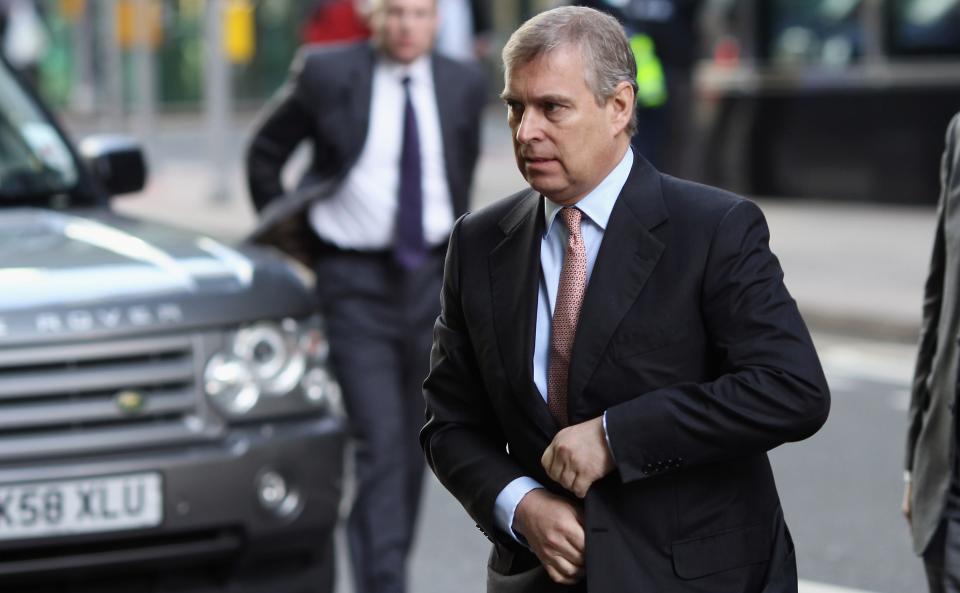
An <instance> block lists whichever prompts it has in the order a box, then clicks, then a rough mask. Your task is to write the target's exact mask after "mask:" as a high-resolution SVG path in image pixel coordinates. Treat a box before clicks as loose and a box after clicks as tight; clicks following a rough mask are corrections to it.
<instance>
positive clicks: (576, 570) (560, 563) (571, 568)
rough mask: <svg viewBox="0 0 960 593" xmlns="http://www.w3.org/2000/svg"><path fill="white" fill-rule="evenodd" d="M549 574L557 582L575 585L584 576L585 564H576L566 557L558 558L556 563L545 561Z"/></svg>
mask: <svg viewBox="0 0 960 593" xmlns="http://www.w3.org/2000/svg"><path fill="white" fill-rule="evenodd" d="M544 568H546V569H547V575H548V576H549V577H550V580H552V581H553V582H555V583H560V584H561V585H575V584H576V583H577V582H579V581H580V579H582V578H583V566H582V565H581V566H576V565H574V564H573V563H571V562H569V561H568V560H566V559H565V558H556V562H555V563H545V564H544Z"/></svg>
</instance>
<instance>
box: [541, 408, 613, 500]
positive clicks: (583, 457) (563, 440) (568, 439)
mask: <svg viewBox="0 0 960 593" xmlns="http://www.w3.org/2000/svg"><path fill="white" fill-rule="evenodd" d="M540 464H541V465H543V469H545V470H547V475H548V476H550V479H552V480H553V481H554V482H556V483H558V484H560V485H561V486H563V487H564V488H566V489H567V490H569V491H570V492H572V493H573V494H575V495H576V496H577V497H578V498H583V497H584V496H586V495H587V490H589V489H590V486H592V485H593V483H594V482H596V481H597V480H599V479H600V478H602V477H603V476H605V475H607V474H609V473H610V472H612V471H613V468H614V464H613V456H612V455H610V449H609V448H608V447H607V438H606V435H605V434H604V432H603V418H602V417H599V416H598V417H597V418H594V419H593V420H588V421H587V422H584V423H582V424H575V425H573V426H568V427H567V428H564V429H563V430H561V431H560V432H558V433H557V436H555V437H554V438H553V442H552V443H550V446H549V447H547V450H546V451H544V453H543V457H541V458H540Z"/></svg>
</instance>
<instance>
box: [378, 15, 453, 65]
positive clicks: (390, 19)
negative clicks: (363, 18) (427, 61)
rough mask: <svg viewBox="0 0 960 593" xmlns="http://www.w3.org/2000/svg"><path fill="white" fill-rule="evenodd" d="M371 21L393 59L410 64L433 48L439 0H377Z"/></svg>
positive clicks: (384, 49) (379, 40) (380, 40)
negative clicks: (437, 0)
mask: <svg viewBox="0 0 960 593" xmlns="http://www.w3.org/2000/svg"><path fill="white" fill-rule="evenodd" d="M370 24H371V27H372V29H373V36H374V39H375V40H376V41H377V43H378V44H379V46H380V48H381V49H382V50H383V51H384V52H385V53H386V54H387V55H388V56H389V57H390V58H392V59H394V60H396V61H398V62H401V63H403V64H409V63H410V62H412V61H414V60H416V59H417V58H419V57H420V56H422V55H424V54H426V53H428V52H429V51H430V49H431V48H432V47H433V38H434V34H435V33H436V30H437V6H436V0H377V1H376V2H375V6H374V9H373V14H372V15H371V21H370Z"/></svg>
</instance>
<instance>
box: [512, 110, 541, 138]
mask: <svg viewBox="0 0 960 593" xmlns="http://www.w3.org/2000/svg"><path fill="white" fill-rule="evenodd" d="M542 123H543V121H542V119H541V118H540V116H539V115H538V114H537V113H536V110H535V109H526V110H524V112H523V116H522V117H521V118H520V123H519V124H517V131H516V137H517V142H519V143H520V144H529V143H531V142H536V141H537V140H539V139H540V138H542V134H543V126H542Z"/></svg>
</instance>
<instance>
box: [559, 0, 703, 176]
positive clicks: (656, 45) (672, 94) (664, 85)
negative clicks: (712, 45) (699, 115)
mask: <svg viewBox="0 0 960 593" xmlns="http://www.w3.org/2000/svg"><path fill="white" fill-rule="evenodd" d="M575 3H576V4H579V5H581V6H588V7H590V8H595V9H597V10H600V11H603V12H606V13H608V14H610V15H612V16H614V17H616V19H617V20H618V21H620V24H621V25H623V28H624V30H625V32H626V33H627V37H628V38H629V40H630V48H631V49H632V50H633V54H634V57H635V58H636V60H637V85H638V90H637V122H638V126H637V132H636V134H635V135H634V137H633V147H634V149H635V150H637V151H638V152H640V153H641V154H643V156H644V157H645V158H646V159H647V160H649V161H650V162H651V163H653V164H654V165H655V166H656V167H657V168H659V169H661V170H662V171H664V172H666V173H670V174H671V175H676V176H679V177H690V176H693V175H694V171H693V159H692V158H691V157H692V155H694V154H695V152H696V151H695V150H694V148H693V147H692V146H691V143H692V142H693V141H694V138H693V134H692V131H693V125H692V124H693V109H692V102H693V90H692V76H693V66H694V64H695V62H696V60H697V58H698V54H699V41H700V40H699V35H698V32H697V27H696V21H697V15H698V13H699V10H700V7H701V5H702V4H704V2H703V0H626V1H616V0H575Z"/></svg>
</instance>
